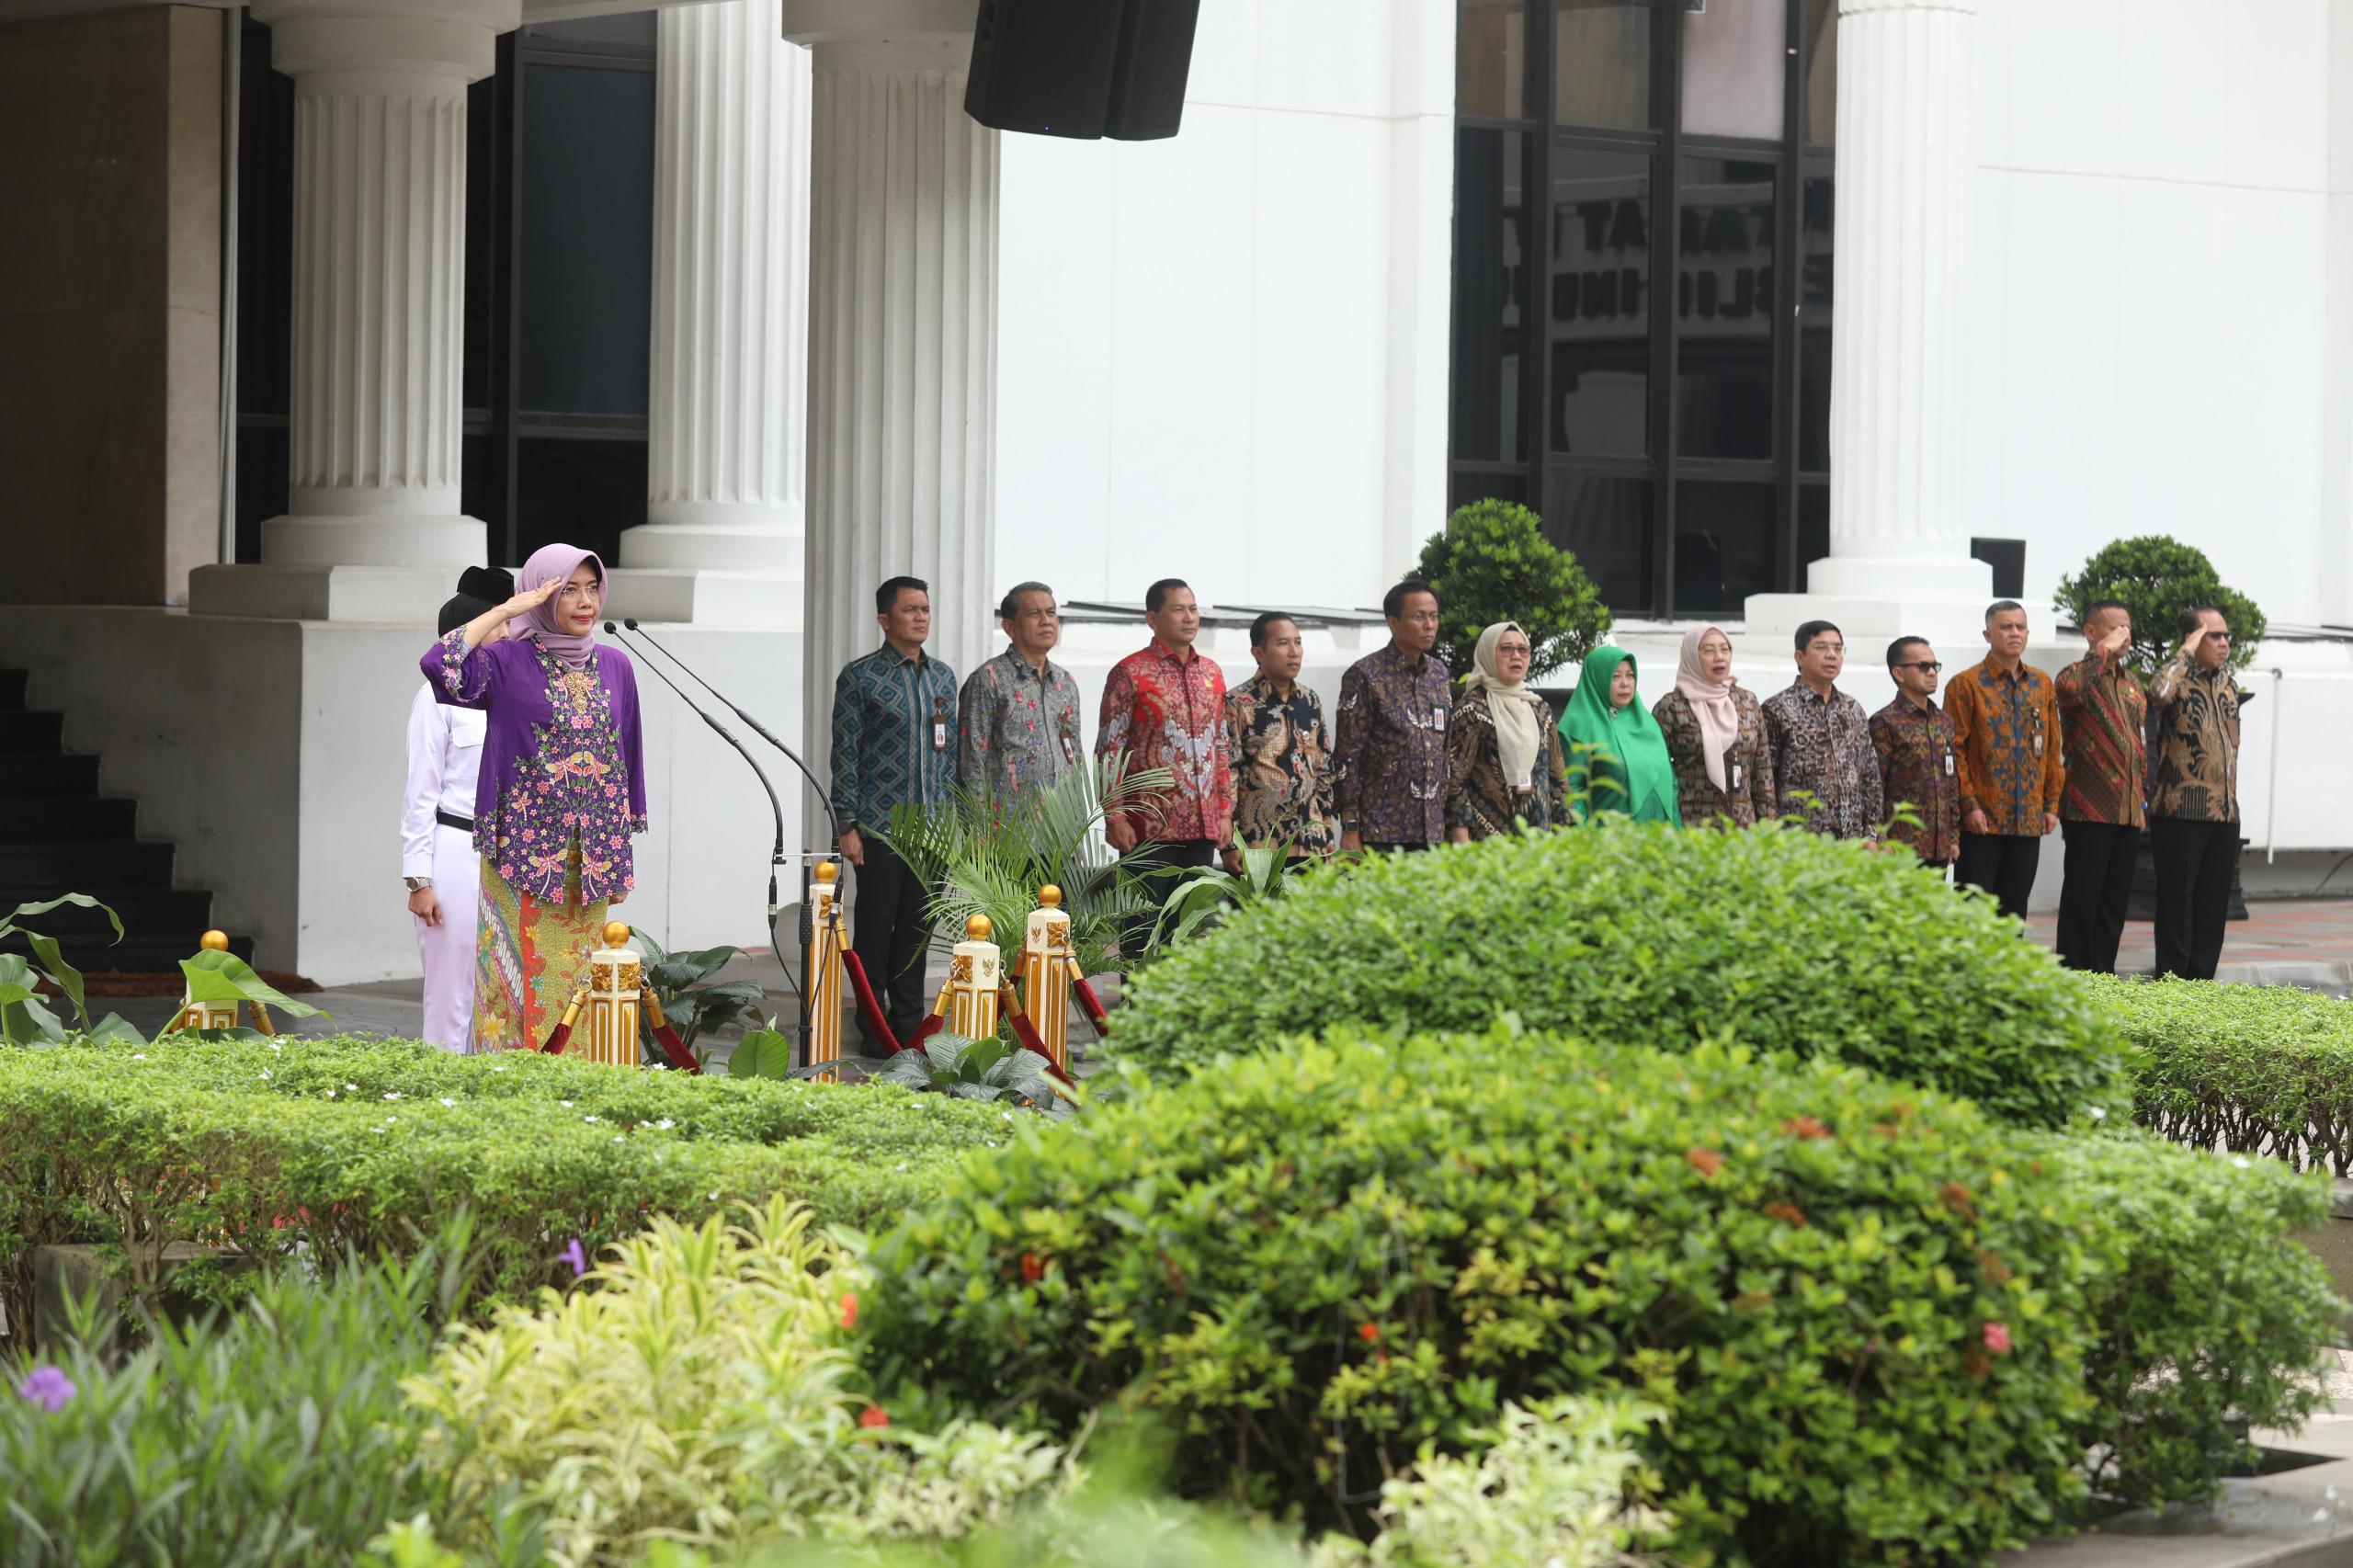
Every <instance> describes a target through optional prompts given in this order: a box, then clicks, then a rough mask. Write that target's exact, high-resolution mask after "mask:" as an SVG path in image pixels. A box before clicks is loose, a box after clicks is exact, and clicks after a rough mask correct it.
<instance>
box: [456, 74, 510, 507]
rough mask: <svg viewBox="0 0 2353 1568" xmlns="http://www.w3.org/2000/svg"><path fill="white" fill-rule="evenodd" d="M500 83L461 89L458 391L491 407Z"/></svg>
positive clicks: (500, 177) (474, 404)
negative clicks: (462, 254) (462, 248)
mask: <svg viewBox="0 0 2353 1568" xmlns="http://www.w3.org/2000/svg"><path fill="white" fill-rule="evenodd" d="M510 69H511V67H510ZM502 85H503V83H502V81H501V79H500V78H498V77H484V78H483V80H481V81H479V82H476V83H475V84H474V85H472V86H471V87H469V88H467V89H466V280H465V290H466V298H465V321H466V324H465V339H464V348H463V350H462V351H461V353H460V360H459V381H458V395H459V396H460V398H461V399H462V400H463V406H464V407H467V408H479V409H487V408H488V407H489V406H490V360H491V352H492V348H491V345H492V341H493V339H494V337H495V335H496V332H497V328H496V325H495V324H496V322H497V321H498V320H499V310H498V305H499V301H498V297H497V295H498V290H497V286H496V276H497V267H496V265H495V260H494V258H495V257H496V256H497V254H498V226H499V201H498V193H499V191H500V189H501V188H502V187H504V186H505V185H506V179H505V177H504V176H505V174H506V171H505V170H504V169H501V168H500V167H499V166H498V143H499V135H498V115H499V108H500V106H501V89H502ZM471 515H472V516H476V517H479V516H480V515H481V514H480V513H474V514H471Z"/></svg>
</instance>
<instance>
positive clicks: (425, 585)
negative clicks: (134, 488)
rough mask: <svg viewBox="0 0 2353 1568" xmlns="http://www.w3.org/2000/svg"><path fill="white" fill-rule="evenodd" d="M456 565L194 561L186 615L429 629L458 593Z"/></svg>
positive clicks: (189, 581)
mask: <svg viewBox="0 0 2353 1568" xmlns="http://www.w3.org/2000/svg"><path fill="white" fill-rule="evenodd" d="M477 526H479V525H477ZM460 570H461V568H460V567H455V566H287V565H263V566H199V567H198V568H196V569H195V570H194V571H192V572H190V573H189V574H188V613H189V614H191V615H235V616H248V617H254V618H257V619H265V620H345V621H370V620H372V621H392V622H397V623H400V624H404V625H413V626H424V627H426V628H427V629H430V628H431V627H432V625H433V622H434V619H435V617H437V616H438V614H439V613H440V610H441V607H442V605H444V604H445V603H447V602H448V601H449V596H450V595H451V594H454V593H456V592H457V589H458V574H459V572H460Z"/></svg>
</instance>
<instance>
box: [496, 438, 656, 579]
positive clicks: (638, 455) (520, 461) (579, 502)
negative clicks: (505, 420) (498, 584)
mask: <svg viewBox="0 0 2353 1568" xmlns="http://www.w3.org/2000/svg"><path fill="white" fill-rule="evenodd" d="M645 451H646V449H645V444H644V443H643V442H642V441H584V440H562V439H556V438H553V437H530V438H529V439H525V440H520V441H517V442H516V443H515V558H514V559H513V560H512V561H509V562H507V564H508V565H510V566H520V565H521V564H522V563H523V562H525V561H527V560H529V559H530V555H531V552H532V551H535V550H538V549H539V548H540V546H542V545H549V544H558V543H562V544H573V545H578V546H579V547H580V548H581V549H583V550H593V551H596V552H597V556H598V558H599V559H601V560H603V561H604V562H607V563H608V564H610V563H611V562H616V561H619V560H620V541H621V530H622V529H623V528H635V527H637V525H638V524H640V523H642V522H643V521H645V473H646V456H645ZM492 537H493V540H495V539H496V537H497V536H496V533H495V531H494V533H493V536H492Z"/></svg>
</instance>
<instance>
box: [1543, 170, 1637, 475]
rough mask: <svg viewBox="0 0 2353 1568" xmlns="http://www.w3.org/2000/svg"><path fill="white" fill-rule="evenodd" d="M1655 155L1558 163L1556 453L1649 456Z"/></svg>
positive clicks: (1553, 300)
mask: <svg viewBox="0 0 2353 1568" xmlns="http://www.w3.org/2000/svg"><path fill="white" fill-rule="evenodd" d="M1650 231H1651V154H1649V153H1633V152H1610V151H1607V150H1602V149H1596V148H1587V147H1563V148H1560V149H1558V150H1557V151H1556V152H1555V153H1553V155H1552V286H1551V288H1550V289H1549V290H1548V291H1547V292H1548V294H1549V295H1550V311H1551V316H1552V419H1551V421H1550V425H1551V430H1552V434H1551V437H1550V444H1551V448H1552V450H1553V451H1555V452H1576V453H1580V454H1584V455H1589V456H1590V455H1608V456H1613V457H1641V456H1643V454H1645V453H1647V452H1648V451H1649V450H1650V387H1651V238H1650Z"/></svg>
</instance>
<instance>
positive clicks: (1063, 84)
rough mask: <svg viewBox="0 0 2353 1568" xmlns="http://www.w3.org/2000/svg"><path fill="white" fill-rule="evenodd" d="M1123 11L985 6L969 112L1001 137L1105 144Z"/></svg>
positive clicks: (1100, 3) (985, 2)
mask: <svg viewBox="0 0 2353 1568" xmlns="http://www.w3.org/2000/svg"><path fill="white" fill-rule="evenodd" d="M1122 9H1123V7H1122V6H1120V3H1119V0H981V8H980V15H979V17H977V18H976V20H975V21H974V24H973V28H972V74H971V75H970V76H969V77H968V78H967V79H966V81H965V84H964V112H965V113H966V114H969V115H971V116H972V118H973V119H977V120H979V121H980V122H981V123H982V124H983V125H986V126H991V127H994V128H995V129H996V130H998V131H1029V132H1031V133H1033V134H1035V135H1040V136H1075V137H1079V138H1082V139H1085V140H1090V141H1091V140H1094V139H1096V138H1098V137H1100V136H1101V135H1102V134H1103V119H1104V112H1105V108H1106V106H1107V105H1108V102H1109V99H1110V94H1111V66H1112V60H1113V55H1114V51H1116V49H1117V47H1118V44H1119V41H1120V13H1121V11H1122ZM1182 81H1183V78H1182V77H1181V75H1180V76H1179V78H1178V82H1179V85H1180V88H1181V85H1182Z"/></svg>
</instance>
